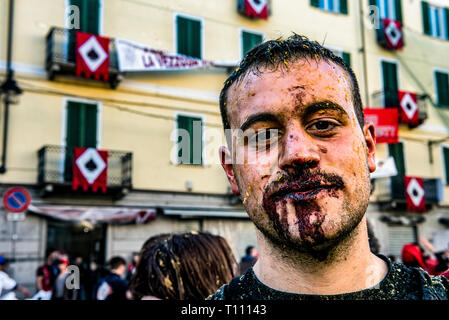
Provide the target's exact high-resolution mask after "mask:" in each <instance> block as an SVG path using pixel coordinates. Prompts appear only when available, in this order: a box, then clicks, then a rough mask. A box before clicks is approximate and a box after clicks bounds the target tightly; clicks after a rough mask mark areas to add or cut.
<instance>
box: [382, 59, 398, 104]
mask: <svg viewBox="0 0 449 320" xmlns="http://www.w3.org/2000/svg"><path fill="white" fill-rule="evenodd" d="M381 65H382V81H383V95H384V107H385V108H397V107H398V106H399V97H398V88H399V85H398V74H397V65H396V63H393V62H387V61H382V62H381Z"/></svg>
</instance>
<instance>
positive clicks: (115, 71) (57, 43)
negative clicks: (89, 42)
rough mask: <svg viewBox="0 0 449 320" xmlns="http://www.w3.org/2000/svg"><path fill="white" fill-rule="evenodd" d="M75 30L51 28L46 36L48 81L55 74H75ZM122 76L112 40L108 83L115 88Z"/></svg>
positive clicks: (111, 40)
mask: <svg viewBox="0 0 449 320" xmlns="http://www.w3.org/2000/svg"><path fill="white" fill-rule="evenodd" d="M75 32H76V30H75V29H64V28H58V27H52V28H51V29H50V31H49V32H48V34H47V38H46V41H47V49H46V64H45V65H46V70H47V74H48V77H49V79H50V80H53V79H54V77H55V76H56V75H57V74H70V75H74V74H75V60H76V37H75ZM121 78H122V76H121V74H120V72H119V68H118V57H117V50H116V47H115V41H114V39H113V38H111V39H110V42H109V83H110V85H111V87H113V88H115V87H116V86H117V85H118V83H119V82H120V80H121Z"/></svg>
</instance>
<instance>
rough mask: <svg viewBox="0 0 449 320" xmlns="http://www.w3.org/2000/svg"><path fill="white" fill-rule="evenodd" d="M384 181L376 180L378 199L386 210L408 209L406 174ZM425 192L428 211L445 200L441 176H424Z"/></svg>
mask: <svg viewBox="0 0 449 320" xmlns="http://www.w3.org/2000/svg"><path fill="white" fill-rule="evenodd" d="M381 180H383V181H376V182H375V183H376V188H378V189H379V191H380V192H378V194H377V200H378V201H379V202H381V207H382V208H383V209H384V210H388V209H393V210H402V211H405V210H406V199H405V183H404V176H403V175H398V176H394V177H391V178H389V179H388V180H389V183H388V180H387V179H381ZM423 182H424V192H425V197H426V208H427V211H429V210H431V208H432V206H434V205H438V204H439V203H441V202H442V201H443V184H442V181H441V179H440V178H424V179H423Z"/></svg>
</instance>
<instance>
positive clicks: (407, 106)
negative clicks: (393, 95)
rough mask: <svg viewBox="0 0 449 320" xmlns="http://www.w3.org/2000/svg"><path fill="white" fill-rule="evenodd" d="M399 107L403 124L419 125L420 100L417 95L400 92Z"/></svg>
mask: <svg viewBox="0 0 449 320" xmlns="http://www.w3.org/2000/svg"><path fill="white" fill-rule="evenodd" d="M398 96H399V106H400V107H401V113H400V115H399V119H400V122H401V123H406V124H410V125H412V126H417V125H419V113H418V99H417V96H416V93H414V92H407V91H400V90H399V91H398Z"/></svg>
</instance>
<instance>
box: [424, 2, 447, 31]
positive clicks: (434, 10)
mask: <svg viewBox="0 0 449 320" xmlns="http://www.w3.org/2000/svg"><path fill="white" fill-rule="evenodd" d="M421 5H422V17H423V30H424V34H427V35H429V36H432V37H435V38H440V39H446V40H449V9H448V8H442V7H436V6H433V5H429V3H427V2H425V1H423V2H422V3H421Z"/></svg>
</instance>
